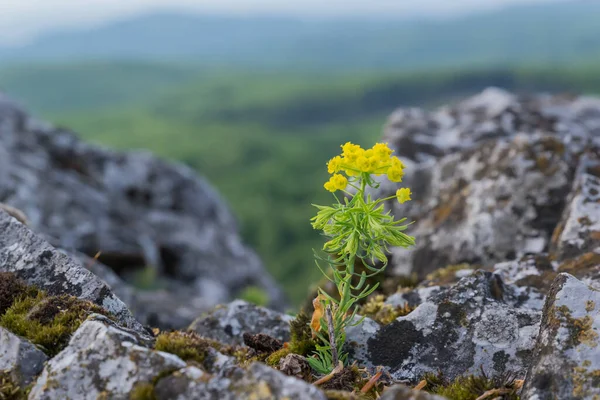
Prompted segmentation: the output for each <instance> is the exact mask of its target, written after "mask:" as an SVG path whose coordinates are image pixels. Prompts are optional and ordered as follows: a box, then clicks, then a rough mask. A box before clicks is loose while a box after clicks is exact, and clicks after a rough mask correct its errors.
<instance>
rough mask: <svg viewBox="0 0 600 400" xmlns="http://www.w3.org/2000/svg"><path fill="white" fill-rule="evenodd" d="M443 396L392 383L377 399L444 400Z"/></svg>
mask: <svg viewBox="0 0 600 400" xmlns="http://www.w3.org/2000/svg"><path fill="white" fill-rule="evenodd" d="M444 399H445V397H442V396H438V395H435V394H430V393H427V392H425V391H423V390H412V389H411V388H409V387H408V386H404V385H394V386H391V387H389V388H388V389H386V390H385V391H384V392H383V395H381V397H380V398H379V400H444Z"/></svg>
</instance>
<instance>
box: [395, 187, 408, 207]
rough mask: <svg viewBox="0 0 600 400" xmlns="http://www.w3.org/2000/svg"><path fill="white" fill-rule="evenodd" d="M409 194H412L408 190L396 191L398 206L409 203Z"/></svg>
mask: <svg viewBox="0 0 600 400" xmlns="http://www.w3.org/2000/svg"><path fill="white" fill-rule="evenodd" d="M411 194H412V193H411V192H410V189H409V188H401V189H398V190H396V198H397V199H398V201H399V202H400V204H404V203H406V202H407V201H410V195H411Z"/></svg>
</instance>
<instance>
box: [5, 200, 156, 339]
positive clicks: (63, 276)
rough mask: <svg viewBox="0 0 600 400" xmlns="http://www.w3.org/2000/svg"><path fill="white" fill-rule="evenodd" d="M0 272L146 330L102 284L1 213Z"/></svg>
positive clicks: (26, 228) (133, 326) (129, 325)
mask: <svg viewBox="0 0 600 400" xmlns="http://www.w3.org/2000/svg"><path fill="white" fill-rule="evenodd" d="M0 271H3V272H12V273H14V274H15V275H16V276H17V277H18V278H20V279H22V280H23V281H24V282H25V283H27V284H29V285H34V286H36V287H38V288H40V289H42V290H45V291H46V292H48V293H50V294H52V295H57V294H70V295H72V296H75V297H79V298H81V299H85V300H90V301H92V302H94V303H96V304H98V305H99V306H101V307H103V308H104V309H105V310H106V311H108V312H110V313H111V314H113V315H114V316H115V317H116V318H117V319H118V320H119V321H120V322H121V323H123V324H124V325H125V326H126V327H128V328H131V329H135V330H137V331H139V332H144V331H145V330H144V328H143V327H142V325H141V324H140V323H139V322H137V321H136V320H135V319H134V318H133V316H132V315H131V313H130V312H129V310H128V309H127V306H126V305H125V304H124V303H123V302H122V301H121V300H120V299H119V298H118V297H117V296H115V295H114V294H113V293H112V292H111V290H110V289H109V287H108V286H107V285H106V283H104V281H102V280H101V279H99V278H98V277H97V276H96V275H94V274H92V273H91V272H89V271H88V270H87V269H85V268H84V267H83V266H82V265H81V264H80V263H79V262H78V261H77V260H74V259H71V258H69V257H68V256H66V255H65V254H64V253H62V252H60V251H57V250H56V249H55V248H53V247H52V246H50V244H48V243H47V242H46V241H45V240H43V239H41V238H40V237H38V236H37V235H36V234H35V233H33V232H32V231H31V230H30V229H29V228H28V227H26V226H25V225H23V224H21V223H20V222H18V221H17V220H16V219H14V218H13V217H11V216H9V215H8V214H7V213H5V212H4V211H2V210H0Z"/></svg>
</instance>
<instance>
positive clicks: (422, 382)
mask: <svg viewBox="0 0 600 400" xmlns="http://www.w3.org/2000/svg"><path fill="white" fill-rule="evenodd" d="M425 386H427V380H426V379H423V380H422V381H421V382H419V384H418V385H417V386H415V387H414V388H413V389H414V390H422V389H423V388H424V387H425Z"/></svg>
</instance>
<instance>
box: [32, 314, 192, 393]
mask: <svg viewBox="0 0 600 400" xmlns="http://www.w3.org/2000/svg"><path fill="white" fill-rule="evenodd" d="M140 344H141V342H140V340H139V338H137V337H136V336H135V335H134V334H131V333H129V332H125V331H123V330H121V329H119V328H118V327H115V326H113V325H112V324H110V323H109V321H108V320H107V319H105V318H101V317H96V318H95V319H94V317H93V316H92V317H90V319H88V320H87V321H86V322H84V323H83V324H82V325H81V326H80V327H79V329H78V330H77V331H76V332H75V333H74V334H73V337H72V338H71V340H70V342H69V345H68V346H67V347H66V348H65V349H64V350H63V351H62V352H60V353H59V354H58V355H56V356H55V357H54V358H52V359H51V360H50V361H49V362H48V363H47V364H46V366H45V368H44V370H43V372H42V374H41V375H40V377H39V378H38V380H37V381H36V383H35V385H34V386H33V388H32V390H31V393H30V395H29V399H30V400H34V399H40V400H41V399H65V400H67V399H73V400H75V399H81V400H85V399H90V400H92V399H93V400H96V399H98V398H103V397H102V396H104V398H109V399H128V398H129V393H130V392H131V391H132V389H133V388H134V387H135V386H136V384H140V383H150V382H151V381H152V379H153V378H154V377H156V376H158V375H159V374H161V373H163V372H170V371H174V370H177V369H180V368H183V367H185V365H186V364H185V362H183V361H182V360H181V359H180V358H179V357H177V356H175V355H172V354H168V353H162V352H158V351H153V350H149V349H148V348H146V347H144V346H142V345H140Z"/></svg>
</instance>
